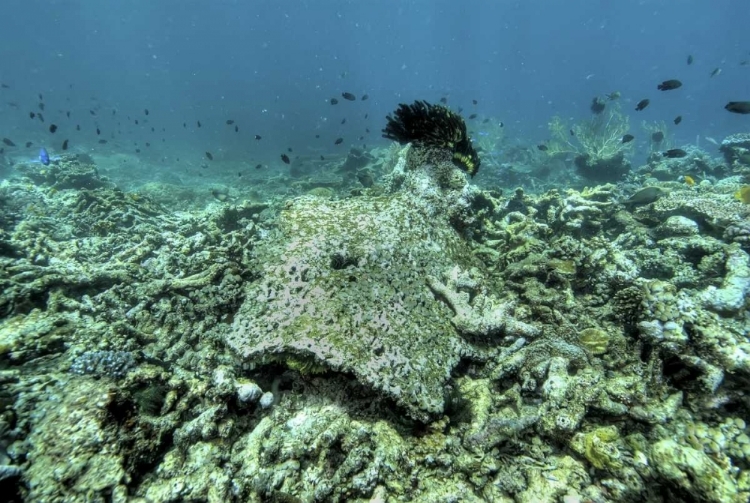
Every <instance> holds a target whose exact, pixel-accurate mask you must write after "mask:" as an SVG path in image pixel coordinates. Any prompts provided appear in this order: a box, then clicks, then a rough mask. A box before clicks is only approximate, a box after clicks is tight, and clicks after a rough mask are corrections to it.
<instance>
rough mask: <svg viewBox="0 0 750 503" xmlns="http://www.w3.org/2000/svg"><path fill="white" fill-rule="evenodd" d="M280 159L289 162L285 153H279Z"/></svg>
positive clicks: (285, 162)
mask: <svg viewBox="0 0 750 503" xmlns="http://www.w3.org/2000/svg"><path fill="white" fill-rule="evenodd" d="M281 160H282V161H284V164H289V156H288V155H286V154H281Z"/></svg>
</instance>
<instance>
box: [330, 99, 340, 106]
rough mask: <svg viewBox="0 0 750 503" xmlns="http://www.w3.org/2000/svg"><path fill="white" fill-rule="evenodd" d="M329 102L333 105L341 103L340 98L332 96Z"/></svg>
mask: <svg viewBox="0 0 750 503" xmlns="http://www.w3.org/2000/svg"><path fill="white" fill-rule="evenodd" d="M328 102H329V103H330V104H331V105H338V104H339V100H337V99H336V98H331V99H330V100H328Z"/></svg>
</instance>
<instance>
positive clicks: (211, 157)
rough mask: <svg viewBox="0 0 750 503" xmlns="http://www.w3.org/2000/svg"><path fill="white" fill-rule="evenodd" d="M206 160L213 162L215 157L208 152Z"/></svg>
mask: <svg viewBox="0 0 750 503" xmlns="http://www.w3.org/2000/svg"><path fill="white" fill-rule="evenodd" d="M206 158H208V160H209V161H213V160H214V156H213V155H211V152H206Z"/></svg>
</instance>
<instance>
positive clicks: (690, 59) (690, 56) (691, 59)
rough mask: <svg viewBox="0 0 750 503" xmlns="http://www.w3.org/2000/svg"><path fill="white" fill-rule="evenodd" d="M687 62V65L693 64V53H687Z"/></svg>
mask: <svg viewBox="0 0 750 503" xmlns="http://www.w3.org/2000/svg"><path fill="white" fill-rule="evenodd" d="M687 64H688V65H692V64H693V55H692V54H688V57H687Z"/></svg>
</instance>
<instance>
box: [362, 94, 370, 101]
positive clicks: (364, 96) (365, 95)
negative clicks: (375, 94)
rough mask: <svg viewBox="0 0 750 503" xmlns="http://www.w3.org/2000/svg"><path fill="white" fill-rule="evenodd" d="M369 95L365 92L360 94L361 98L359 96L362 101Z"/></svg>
mask: <svg viewBox="0 0 750 503" xmlns="http://www.w3.org/2000/svg"><path fill="white" fill-rule="evenodd" d="M369 97H370V96H369V95H368V94H367V93H365V94H363V95H362V98H360V99H361V100H362V101H367V99H368V98H369Z"/></svg>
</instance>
